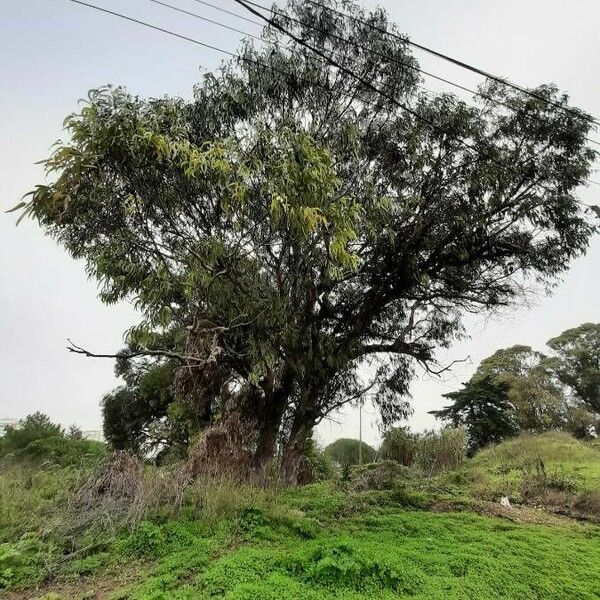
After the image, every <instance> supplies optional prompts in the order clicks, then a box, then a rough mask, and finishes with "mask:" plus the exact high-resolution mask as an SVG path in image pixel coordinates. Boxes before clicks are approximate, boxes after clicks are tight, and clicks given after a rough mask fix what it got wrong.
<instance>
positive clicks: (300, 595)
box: [116, 509, 600, 600]
mask: <svg viewBox="0 0 600 600" xmlns="http://www.w3.org/2000/svg"><path fill="white" fill-rule="evenodd" d="M304 518H305V519H307V521H306V522H305V523H304V526H302V525H301V523H302V521H301V520H297V521H296V522H295V525H293V526H291V527H290V523H288V524H287V526H282V523H281V522H278V521H277V520H271V519H269V518H268V517H267V516H265V515H263V514H260V513H253V515H252V518H251V519H250V522H249V523H248V522H245V521H244V520H242V523H245V527H244V528H243V529H244V535H243V536H242V537H241V538H240V539H239V540H238V542H237V543H236V544H235V545H233V547H229V548H226V549H225V548H220V549H215V548H212V549H211V547H210V541H208V540H207V539H205V538H203V537H201V536H200V537H198V538H197V539H196V540H195V541H191V540H190V541H189V542H188V543H186V549H185V551H183V553H180V551H179V550H178V549H177V546H174V547H173V548H172V549H171V550H169V551H168V552H167V553H166V555H165V556H163V557H162V558H160V559H159V561H158V564H157V566H156V567H155V568H154V569H153V570H152V571H151V572H150V573H149V575H148V576H147V577H145V578H144V581H143V583H140V584H136V585H133V586H132V587H131V588H130V589H129V590H128V591H124V592H122V593H121V594H118V595H117V596H116V597H118V598H122V599H125V598H127V599H130V600H150V599H153V600H158V599H165V600H166V599H167V598H173V599H180V600H183V599H186V600H187V599H190V600H191V599H194V598H227V599H229V600H234V599H235V600H242V599H247V600H257V599H260V600H262V599H264V600H266V599H273V600H275V599H281V600H292V599H299V600H300V599H302V600H312V599H314V600H318V599H326V598H327V599H328V598H332V599H333V598H340V599H341V598H343V599H356V600H358V599H378V598H382V599H385V598H390V599H391V598H398V597H411V598H413V599H415V600H426V599H427V600H435V599H440V600H441V599H459V598H461V599H462V598H464V599H467V598H477V599H482V600H483V599H487V598H490V599H492V598H511V599H512V598H514V599H519V600H521V599H528V598H531V599H565V600H566V599H569V600H571V599H574V598H578V599H581V600H585V599H588V598H589V599H592V598H598V597H599V595H598V586H597V582H598V577H599V575H600V572H599V569H600V567H599V565H600V530H598V529H596V528H592V527H589V526H588V527H572V526H571V527H565V528H558V529H557V528H548V527H544V526H531V525H530V526H523V525H514V524H510V523H507V522H506V521H502V520H498V519H492V518H484V517H478V516H475V515H470V514H437V513H431V512H425V511H421V510H403V509H400V510H399V509H388V510H385V511H381V510H367V511H366V512H365V514H363V515H355V516H353V517H349V518H345V519H342V520H336V521H330V522H327V523H325V524H323V526H321V527H318V526H317V527H316V528H314V529H313V528H312V527H311V525H310V524H311V523H312V522H311V520H310V518H307V517H304Z"/></svg>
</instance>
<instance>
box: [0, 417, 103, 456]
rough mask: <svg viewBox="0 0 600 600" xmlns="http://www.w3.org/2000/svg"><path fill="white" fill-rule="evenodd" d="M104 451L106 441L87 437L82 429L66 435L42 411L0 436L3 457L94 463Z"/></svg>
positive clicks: (0, 450)
mask: <svg viewBox="0 0 600 600" xmlns="http://www.w3.org/2000/svg"><path fill="white" fill-rule="evenodd" d="M105 454H106V449H105V445H104V444H103V443H101V442H95V441H91V440H84V439H83V438H82V437H81V432H74V431H73V429H71V430H70V431H69V433H67V434H65V432H64V431H63V430H62V428H61V427H60V426H59V425H55V424H54V423H52V422H51V421H50V419H49V418H48V416H46V415H43V414H41V413H39V412H38V413H34V414H33V415H29V416H27V417H25V418H24V419H22V420H21V421H19V425H18V427H15V428H13V427H8V428H7V430H6V432H5V434H4V436H3V437H0V458H2V457H9V456H10V457H14V458H17V459H20V460H30V461H34V462H38V463H39V462H43V461H50V462H52V463H55V464H58V465H79V464H80V463H81V462H82V461H83V460H88V461H90V462H95V461H97V460H98V459H99V458H101V457H103V456H105Z"/></svg>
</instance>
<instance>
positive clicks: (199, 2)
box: [193, 0, 263, 27]
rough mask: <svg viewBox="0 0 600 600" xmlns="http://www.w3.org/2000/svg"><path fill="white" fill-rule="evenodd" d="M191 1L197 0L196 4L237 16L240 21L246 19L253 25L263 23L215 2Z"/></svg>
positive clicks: (260, 25)
mask: <svg viewBox="0 0 600 600" xmlns="http://www.w3.org/2000/svg"><path fill="white" fill-rule="evenodd" d="M193 1H194V2H197V3H198V4H203V5H204V6H208V7H210V8H213V9H214V10H218V11H219V12H222V13H224V14H226V15H231V16H232V17H237V18H238V19H242V21H246V23H252V24H253V25H258V26H259V27H263V24H262V23H260V22H259V21H255V20H254V19H249V18H248V17H245V16H244V15H240V14H239V13H236V12H233V11H232V10H227V9H226V8H223V7H221V6H217V5H216V4H213V3H212V2H206V1H205V0H193Z"/></svg>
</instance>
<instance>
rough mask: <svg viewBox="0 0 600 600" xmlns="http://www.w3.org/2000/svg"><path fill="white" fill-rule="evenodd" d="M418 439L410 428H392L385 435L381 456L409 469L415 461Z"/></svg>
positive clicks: (380, 449) (380, 450)
mask: <svg viewBox="0 0 600 600" xmlns="http://www.w3.org/2000/svg"><path fill="white" fill-rule="evenodd" d="M417 438H418V434H416V433H412V432H411V431H410V430H409V429H408V427H392V428H391V429H388V430H387V431H386V432H385V433H384V434H383V441H382V442H381V447H380V448H379V456H380V457H381V458H383V459H388V460H394V461H396V462H397V463H399V464H401V465H405V466H407V467H409V466H411V465H412V464H413V463H414V461H415V454H416V446H417Z"/></svg>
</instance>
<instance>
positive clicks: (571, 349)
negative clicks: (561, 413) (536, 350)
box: [548, 323, 600, 413]
mask: <svg viewBox="0 0 600 600" xmlns="http://www.w3.org/2000/svg"><path fill="white" fill-rule="evenodd" d="M548 346H549V347H550V348H551V349H552V350H553V351H554V352H555V354H556V359H555V360H554V361H553V362H552V366H553V367H554V370H555V372H556V374H557V376H558V378H559V379H560V381H561V382H562V383H564V384H565V385H567V386H569V387H570V388H571V389H572V390H573V391H574V392H575V394H576V395H577V397H578V398H579V399H580V400H581V401H582V402H584V403H585V405H586V406H587V408H588V409H590V410H592V411H593V412H595V413H600V323H584V324H583V325H580V326H579V327H575V328H573V329H569V330H567V331H564V332H563V333H562V334H561V335H559V336H558V337H555V338H553V339H551V340H550V341H549V342H548Z"/></svg>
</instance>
